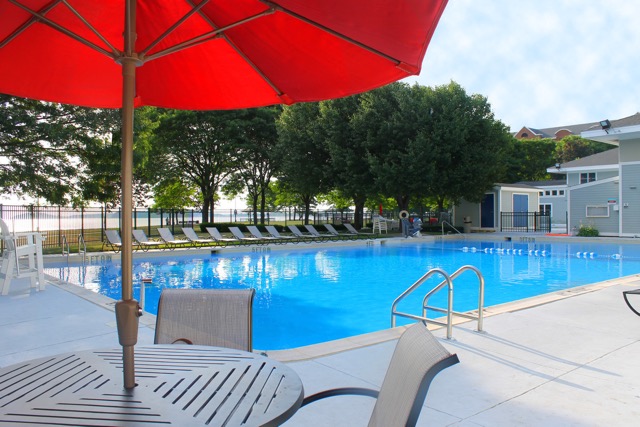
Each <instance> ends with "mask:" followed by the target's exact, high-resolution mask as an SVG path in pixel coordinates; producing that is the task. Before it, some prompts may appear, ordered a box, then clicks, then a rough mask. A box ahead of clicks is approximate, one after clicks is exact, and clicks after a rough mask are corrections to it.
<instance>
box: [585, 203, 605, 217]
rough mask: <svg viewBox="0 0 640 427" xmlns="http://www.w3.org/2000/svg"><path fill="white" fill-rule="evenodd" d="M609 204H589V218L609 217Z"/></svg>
mask: <svg viewBox="0 0 640 427" xmlns="http://www.w3.org/2000/svg"><path fill="white" fill-rule="evenodd" d="M608 217H609V205H587V218H608Z"/></svg>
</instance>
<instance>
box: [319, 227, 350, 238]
mask: <svg viewBox="0 0 640 427" xmlns="http://www.w3.org/2000/svg"><path fill="white" fill-rule="evenodd" d="M324 228H326V229H327V231H328V232H329V233H331V234H332V235H333V236H336V237H344V238H346V239H357V238H358V233H357V232H356V233H355V234H354V233H351V232H348V233H340V232H339V231H338V230H336V228H335V227H334V226H333V225H332V224H324Z"/></svg>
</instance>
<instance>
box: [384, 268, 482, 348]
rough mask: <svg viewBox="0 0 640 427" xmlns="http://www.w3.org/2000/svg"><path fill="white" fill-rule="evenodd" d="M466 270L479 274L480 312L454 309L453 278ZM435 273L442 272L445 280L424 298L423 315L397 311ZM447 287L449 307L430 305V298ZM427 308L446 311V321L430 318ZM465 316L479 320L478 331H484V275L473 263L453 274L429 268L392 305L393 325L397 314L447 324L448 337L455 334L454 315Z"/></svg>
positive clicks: (441, 311)
mask: <svg viewBox="0 0 640 427" xmlns="http://www.w3.org/2000/svg"><path fill="white" fill-rule="evenodd" d="M465 271H473V272H474V273H476V276H478V282H479V289H478V314H477V315H474V314H469V313H462V312H458V311H454V310H453V289H454V287H453V279H455V278H457V277H458V276H460V275H461V274H462V273H464V272H465ZM434 274H440V275H442V276H443V277H444V280H443V281H442V282H440V283H439V284H438V285H437V286H435V287H434V288H433V289H431V290H430V291H429V292H427V294H426V295H425V297H424V299H423V300H422V316H418V315H415V314H411V313H403V312H399V311H397V306H398V303H400V301H402V300H403V299H404V298H405V297H406V296H407V295H409V294H410V293H412V292H413V291H415V290H416V289H418V288H419V287H420V286H421V285H422V284H423V283H424V282H425V281H426V280H427V279H429V278H430V277H431V276H433V275H434ZM445 286H446V287H447V292H448V295H447V308H446V309H444V308H441V307H433V306H430V305H428V302H429V298H431V296H433V295H434V294H436V293H437V292H439V291H440V290H442V288H444V287H445ZM427 310H433V311H437V312H440V313H446V315H447V317H446V322H441V321H439V320H434V319H429V318H427ZM454 315H455V316H460V317H464V318H465V319H470V320H477V321H478V331H482V328H483V323H484V277H483V276H482V273H481V272H480V270H478V269H477V268H476V267H474V266H472V265H465V266H462V267H460V268H459V269H458V270H456V271H455V272H454V273H453V274H451V275H449V274H447V272H445V271H444V270H442V269H440V268H433V269H431V270H429V271H428V272H427V273H426V274H424V275H423V276H422V277H421V278H419V279H418V280H417V281H416V282H415V283H414V284H413V285H411V286H410V287H409V288H407V290H405V291H404V292H403V293H402V294H400V296H398V297H397V298H396V299H395V300H394V301H393V304H392V305H391V327H392V328H393V327H395V326H396V316H401V317H406V318H409V319H414V320H422V321H424V322H427V323H432V324H435V325H440V326H446V327H447V339H451V337H452V336H453V316H454Z"/></svg>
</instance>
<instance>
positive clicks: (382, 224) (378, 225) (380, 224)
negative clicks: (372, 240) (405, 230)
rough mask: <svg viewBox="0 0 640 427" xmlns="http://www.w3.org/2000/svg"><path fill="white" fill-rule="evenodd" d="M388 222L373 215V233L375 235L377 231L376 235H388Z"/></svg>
mask: <svg viewBox="0 0 640 427" xmlns="http://www.w3.org/2000/svg"><path fill="white" fill-rule="evenodd" d="M388 222H389V220H387V219H386V218H382V217H381V216H380V215H375V216H374V217H373V232H374V233H376V231H377V233H378V234H382V232H383V231H384V232H385V233H388V226H387V223H388Z"/></svg>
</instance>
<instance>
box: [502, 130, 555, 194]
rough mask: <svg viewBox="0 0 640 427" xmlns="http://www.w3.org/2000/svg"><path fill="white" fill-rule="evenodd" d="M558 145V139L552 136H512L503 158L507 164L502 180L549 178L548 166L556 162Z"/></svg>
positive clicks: (515, 180)
mask: <svg viewBox="0 0 640 427" xmlns="http://www.w3.org/2000/svg"><path fill="white" fill-rule="evenodd" d="M556 147H557V143H556V141H555V140H553V139H550V138H540V139H515V138H513V137H511V138H510V139H509V140H508V144H507V149H506V150H505V152H504V154H503V156H502V159H501V161H502V162H503V164H504V165H505V172H504V175H503V178H501V181H504V182H507V183H514V182H519V181H541V180H545V179H549V174H548V173H547V168H548V167H549V166H552V165H554V164H555V162H556Z"/></svg>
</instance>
